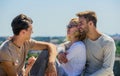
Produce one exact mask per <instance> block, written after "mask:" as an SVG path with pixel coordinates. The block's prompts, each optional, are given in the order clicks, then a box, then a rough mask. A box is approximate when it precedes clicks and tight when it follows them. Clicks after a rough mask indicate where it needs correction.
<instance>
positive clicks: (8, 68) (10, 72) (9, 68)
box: [0, 61, 18, 76]
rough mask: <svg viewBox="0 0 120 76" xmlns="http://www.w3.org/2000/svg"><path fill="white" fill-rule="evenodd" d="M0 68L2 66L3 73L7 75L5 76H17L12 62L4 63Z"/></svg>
mask: <svg viewBox="0 0 120 76" xmlns="http://www.w3.org/2000/svg"><path fill="white" fill-rule="evenodd" d="M0 66H2V68H3V69H4V71H5V72H6V73H7V76H18V75H17V72H16V70H15V67H14V65H13V63H12V62H10V61H4V62H1V63H0Z"/></svg>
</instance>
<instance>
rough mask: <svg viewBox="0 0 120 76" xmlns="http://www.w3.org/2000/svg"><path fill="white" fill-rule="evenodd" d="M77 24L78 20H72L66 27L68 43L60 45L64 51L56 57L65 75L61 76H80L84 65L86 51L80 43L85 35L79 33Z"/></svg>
mask: <svg viewBox="0 0 120 76" xmlns="http://www.w3.org/2000/svg"><path fill="white" fill-rule="evenodd" d="M78 24H79V20H78V18H73V19H72V20H71V21H70V23H69V25H68V26H67V39H68V41H69V42H67V43H64V44H62V46H63V47H64V48H65V49H64V51H63V52H60V53H59V54H58V56H57V57H58V60H59V62H60V63H61V64H60V66H61V67H62V68H63V70H64V73H66V74H67V75H65V74H60V75H61V76H78V75H81V73H82V71H83V68H84V66H85V63H86V49H85V45H84V43H83V42H82V40H84V39H85V37H86V35H85V33H80V32H79V30H78V28H77V26H78ZM59 73H60V72H59ZM59 73H58V74H59ZM60 75H59V76H60Z"/></svg>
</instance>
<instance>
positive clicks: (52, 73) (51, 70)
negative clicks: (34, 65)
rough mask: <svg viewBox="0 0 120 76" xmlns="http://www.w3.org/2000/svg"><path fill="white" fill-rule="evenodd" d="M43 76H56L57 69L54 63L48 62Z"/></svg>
mask: <svg viewBox="0 0 120 76" xmlns="http://www.w3.org/2000/svg"><path fill="white" fill-rule="evenodd" d="M45 76H57V70H56V67H55V64H54V63H48V67H47V69H46V72H45Z"/></svg>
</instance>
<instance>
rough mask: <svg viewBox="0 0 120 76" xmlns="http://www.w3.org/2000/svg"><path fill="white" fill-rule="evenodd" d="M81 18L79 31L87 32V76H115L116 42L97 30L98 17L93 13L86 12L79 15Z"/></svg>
mask: <svg viewBox="0 0 120 76" xmlns="http://www.w3.org/2000/svg"><path fill="white" fill-rule="evenodd" d="M77 16H78V17H79V26H78V29H79V30H80V31H81V32H86V35H87V38H86V39H85V45H86V52H87V63H86V69H85V76H114V73H113V66H114V60H115V50H116V47H115V43H114V40H113V39H112V38H111V37H109V36H107V35H105V34H103V33H101V32H99V31H98V30H97V28H96V27H97V26H96V24H97V17H96V14H95V12H93V11H84V12H80V13H78V14H77Z"/></svg>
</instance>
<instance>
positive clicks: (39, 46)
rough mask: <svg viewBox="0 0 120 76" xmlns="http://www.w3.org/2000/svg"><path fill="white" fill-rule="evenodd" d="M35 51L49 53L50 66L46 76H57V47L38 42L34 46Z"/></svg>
mask: <svg viewBox="0 0 120 76" xmlns="http://www.w3.org/2000/svg"><path fill="white" fill-rule="evenodd" d="M33 49H36V50H44V49H47V50H48V52H49V58H48V59H49V60H48V66H47V69H46V73H45V76H57V71H56V67H55V60H56V56H57V51H56V46H55V45H54V44H51V43H48V42H40V41H38V42H36V43H35V44H34V46H33Z"/></svg>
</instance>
